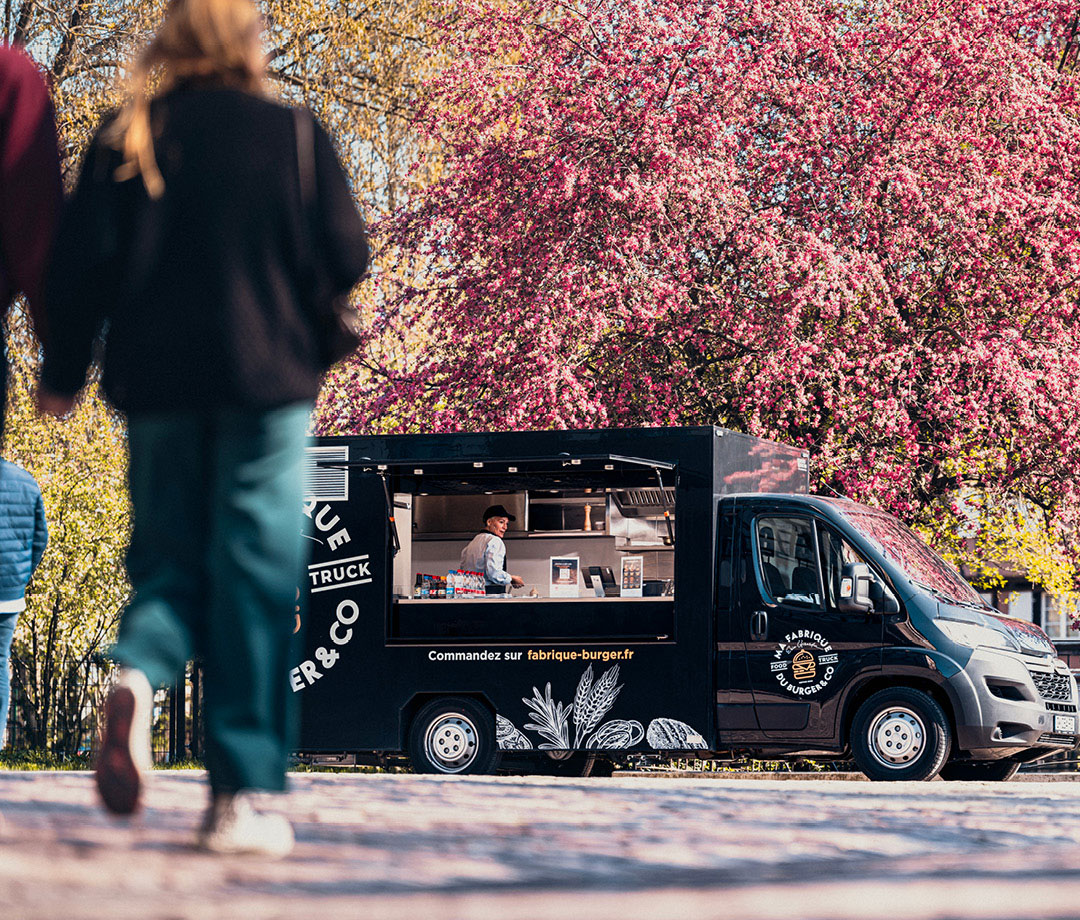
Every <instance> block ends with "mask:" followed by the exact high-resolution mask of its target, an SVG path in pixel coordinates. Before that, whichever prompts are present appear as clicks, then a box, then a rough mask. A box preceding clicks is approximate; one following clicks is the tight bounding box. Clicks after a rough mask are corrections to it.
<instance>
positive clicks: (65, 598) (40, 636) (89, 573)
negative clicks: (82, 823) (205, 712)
mask: <svg viewBox="0 0 1080 920" xmlns="http://www.w3.org/2000/svg"><path fill="white" fill-rule="evenodd" d="M9 325H10V329H9V334H8V361H9V366H10V375H11V376H10V387H9V399H8V406H7V420H6V425H5V441H4V456H5V457H6V458H7V459H9V460H11V461H13V462H15V463H18V464H19V465H20V466H22V467H24V468H25V469H26V470H28V471H29V472H30V473H32V474H33V475H34V477H35V478H36V479H37V481H38V483H39V484H40V486H41V491H42V495H43V497H44V500H45V509H46V516H47V518H48V523H49V547H48V550H47V551H46V553H45V556H44V558H43V559H42V562H41V565H40V566H39V567H38V570H37V571H36V572H35V573H34V577H33V579H32V580H31V582H30V585H29V587H28V590H27V608H26V611H25V613H23V614H22V615H21V616H20V617H19V623H18V627H17V629H16V632H15V641H14V645H13V648H12V666H13V667H12V683H13V689H14V692H15V696H16V698H18V699H20V700H21V707H20V710H21V711H20V712H19V713H18V715H19V717H21V720H22V731H21V732H20V733H19V735H18V736H20V737H21V738H22V739H23V740H24V742H25V743H26V744H27V745H28V746H30V747H32V748H37V749H41V750H48V751H51V752H53V753H56V754H59V755H65V754H73V753H74V752H76V751H79V750H81V749H82V748H83V747H84V746H85V745H86V744H87V743H88V741H89V740H90V738H91V737H92V731H93V728H94V726H93V714H94V713H95V712H96V711H97V709H98V708H99V704H100V702H101V694H102V692H103V689H104V688H103V682H104V678H105V677H106V675H107V669H106V668H105V667H103V665H102V663H101V658H100V656H101V653H102V652H103V651H104V649H105V647H106V646H107V644H108V643H109V642H110V641H111V640H112V638H113V636H114V634H115V629H116V624H117V621H118V619H119V615H120V611H121V609H122V608H123V606H124V603H125V602H126V600H127V597H128V585H127V581H126V578H125V574H124V567H123V562H124V552H125V549H126V547H127V539H128V529H129V523H128V522H129V516H128V500H127V489H126V473H127V451H126V443H125V434H124V428H123V425H122V423H121V420H120V419H119V417H118V416H116V414H115V413H113V412H112V411H111V410H110V409H109V408H108V407H107V406H106V405H105V403H104V402H103V401H102V399H101V398H100V396H99V395H98V392H97V388H96V387H92V388H91V390H90V391H89V392H88V393H87V394H86V395H85V396H84V397H83V399H82V400H81V401H80V402H79V404H78V406H77V407H76V409H75V411H74V412H72V414H71V415H70V417H68V418H67V419H65V420H63V421H57V420H55V419H51V418H42V417H40V416H39V415H38V414H37V412H36V410H35V408H34V403H33V399H34V386H35V379H36V375H37V368H38V360H39V357H38V351H37V348H36V347H35V344H34V340H33V337H32V335H31V332H30V329H29V328H28V324H27V322H26V315H25V313H24V312H23V311H22V310H20V309H18V308H16V309H14V310H13V311H12V313H11V315H10V318H9Z"/></svg>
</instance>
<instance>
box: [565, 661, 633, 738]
mask: <svg viewBox="0 0 1080 920" xmlns="http://www.w3.org/2000/svg"><path fill="white" fill-rule="evenodd" d="M586 677H588V679H589V680H588V683H589V687H588V688H586V689H585V691H584V693H583V692H582V686H583V685H584V684H585V678H586ZM620 690H622V684H620V683H619V666H618V665H614V666H612V667H610V668H608V670H606V671H605V672H604V673H603V674H601V675H600V679H599V680H598V681H597V682H596V683H595V684H593V683H592V665H589V668H588V670H587V671H586V672H585V673H584V674H583V675H582V677H581V682H580V683H579V684H578V692H577V693H576V694H575V696H574V726H575V728H574V747H575V748H579V747H581V742H582V741H583V740H584V739H585V738H586V737H587V736H588V734H589V732H591V731H592V730H593V729H594V728H596V726H597V725H599V724H600V720H601V719H603V718H604V716H606V715H607V714H608V712H609V711H610V709H611V707H612V706H614V705H615V698H616V697H617V696H618V695H619V691H620Z"/></svg>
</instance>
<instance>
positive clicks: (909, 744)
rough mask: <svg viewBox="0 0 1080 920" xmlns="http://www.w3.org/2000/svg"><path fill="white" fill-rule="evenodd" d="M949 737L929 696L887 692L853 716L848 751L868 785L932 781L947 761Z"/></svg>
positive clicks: (945, 723)
mask: <svg viewBox="0 0 1080 920" xmlns="http://www.w3.org/2000/svg"><path fill="white" fill-rule="evenodd" d="M951 734H952V733H951V732H950V730H949V720H948V719H947V718H946V716H945V713H944V712H943V711H942V709H941V707H940V706H939V705H938V704H937V702H935V700H934V699H933V698H932V697H931V696H929V695H928V694H926V693H923V692H922V691H921V690H915V689H912V688H911V687H895V688H889V689H886V690H879V691H878V692H877V693H875V694H874V695H873V696H871V697H870V698H869V699H868V700H866V701H865V702H864V703H863V704H862V705H861V706H860V707H859V709H858V711H857V712H856V713H855V719H854V721H853V722H852V723H851V752H852V754H853V755H854V757H855V763H856V764H857V765H858V767H859V769H860V770H862V772H863V773H865V774H866V775H867V776H868V777H869V778H870V779H872V780H927V779H933V778H934V777H935V776H936V775H937V773H938V771H939V770H940V769H941V767H942V765H943V764H944V763H945V760H946V758H947V757H948V756H949V749H950V748H951V747H952V736H951Z"/></svg>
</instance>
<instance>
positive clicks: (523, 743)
mask: <svg viewBox="0 0 1080 920" xmlns="http://www.w3.org/2000/svg"><path fill="white" fill-rule="evenodd" d="M495 743H496V744H497V745H498V746H499V750H500V751H531V750H532V742H531V741H529V739H528V738H526V737H525V736H524V735H523V734H522V733H521V732H520V731H518V729H517V728H516V727H515V726H514V723H513V722H511V721H510V720H509V719H507V718H504V717H503V716H500V715H496V716H495Z"/></svg>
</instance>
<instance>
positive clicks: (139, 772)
mask: <svg viewBox="0 0 1080 920" xmlns="http://www.w3.org/2000/svg"><path fill="white" fill-rule="evenodd" d="M153 699H154V694H153V691H152V690H151V688H150V683H149V681H147V679H146V675H144V674H143V673H142V671H135V670H130V669H125V670H123V671H121V672H120V678H119V680H117V682H116V685H115V686H114V687H113V689H112V690H111V691H110V693H109V696H108V698H107V699H106V700H105V734H104V737H103V738H102V741H101V750H100V751H98V755H97V760H96V761H95V763H94V778H95V780H96V781H97V787H98V792H99V793H100V794H101V799H102V801H103V802H104V803H105V807H106V808H107V809H108V810H109V811H111V812H112V813H113V814H115V815H131V814H134V813H135V812H136V811H138V810H139V805H140V804H141V802H140V799H141V796H142V788H143V773H144V772H145V771H146V770H148V769H150V762H151V757H150V714H151V711H152V709H153Z"/></svg>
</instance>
